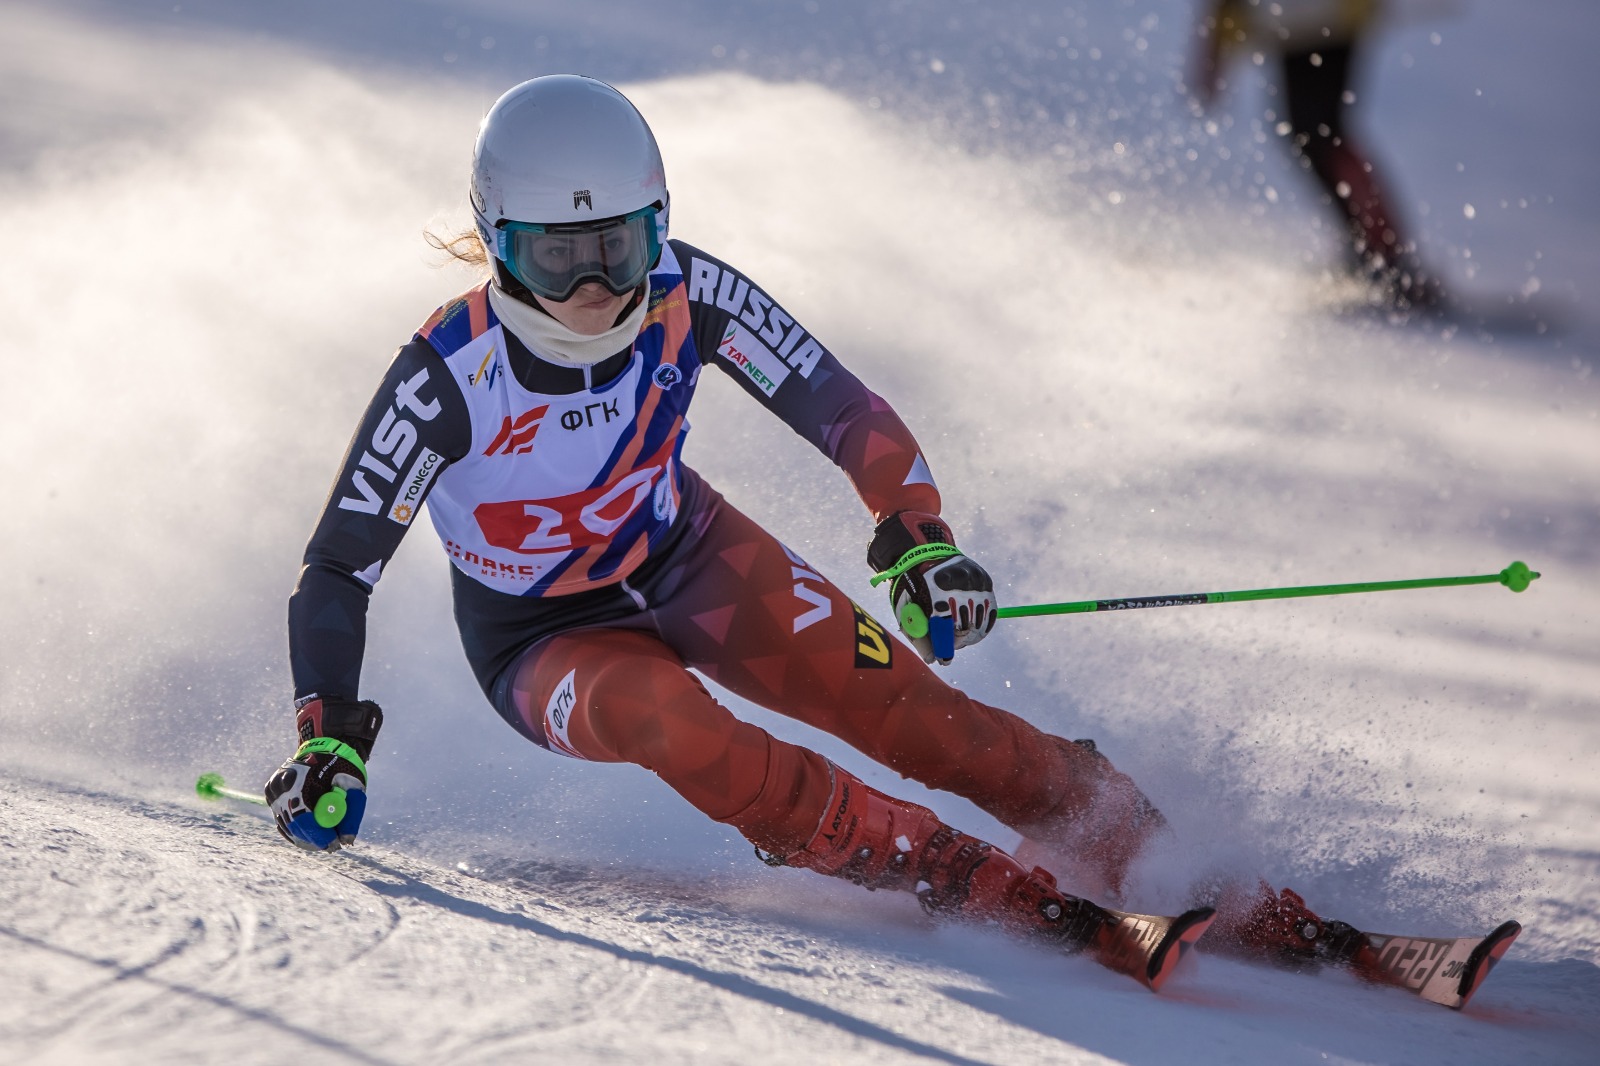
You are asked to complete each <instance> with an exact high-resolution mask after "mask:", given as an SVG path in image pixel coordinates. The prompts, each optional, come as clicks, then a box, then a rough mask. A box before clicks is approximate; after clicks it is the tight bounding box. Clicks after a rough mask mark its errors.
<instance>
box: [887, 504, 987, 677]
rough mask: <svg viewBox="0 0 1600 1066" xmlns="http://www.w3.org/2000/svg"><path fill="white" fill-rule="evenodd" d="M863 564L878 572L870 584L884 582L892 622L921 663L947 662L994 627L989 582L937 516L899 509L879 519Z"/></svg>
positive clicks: (948, 527)
mask: <svg viewBox="0 0 1600 1066" xmlns="http://www.w3.org/2000/svg"><path fill="white" fill-rule="evenodd" d="M867 565H869V566H871V567H872V568H873V569H874V570H876V571H878V573H877V574H876V575H875V576H874V577H873V579H872V583H873V584H874V585H876V584H878V583H879V582H882V581H888V582H889V602H890V603H891V604H892V605H893V607H894V615H895V620H896V621H898V622H899V623H900V631H901V632H902V633H904V634H905V635H906V637H907V638H908V639H910V641H911V646H912V647H914V648H916V649H917V652H918V653H919V654H920V655H921V656H922V661H923V662H927V663H933V662H937V663H941V664H945V663H948V662H950V660H951V658H952V657H954V655H955V653H956V649H957V648H965V647H969V646H970V645H973V644H976V643H978V641H980V640H982V639H983V638H984V637H986V636H988V635H989V631H990V630H991V629H993V628H994V623H995V613H994V612H995V598H994V581H993V580H992V579H991V578H990V577H989V574H988V572H987V571H985V570H984V568H983V567H981V566H979V565H978V564H977V563H975V562H973V561H972V560H971V559H969V558H967V557H966V556H965V555H963V554H961V551H960V549H958V548H957V547H956V543H955V536H954V535H953V534H952V533H951V532H950V526H949V525H948V524H947V523H946V522H945V521H944V519H942V518H940V517H939V516H938V515H932V514H924V513H921V512H918V511H900V512H898V513H896V514H893V515H890V516H889V517H888V518H885V519H884V520H883V521H882V522H879V523H878V526H877V528H876V529H874V530H873V532H872V543H871V544H870V545H869V546H868V547H867Z"/></svg>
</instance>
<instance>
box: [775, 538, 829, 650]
mask: <svg viewBox="0 0 1600 1066" xmlns="http://www.w3.org/2000/svg"><path fill="white" fill-rule="evenodd" d="M783 554H785V555H787V556H788V557H789V563H790V566H789V574H790V576H791V577H793V578H794V598H795V599H797V600H799V601H800V602H801V603H802V604H804V605H805V606H806V607H807V608H808V609H807V610H804V611H802V612H801V613H800V614H798V615H796V616H795V619H794V631H795V632H796V633H798V632H800V631H801V630H802V629H808V628H810V627H811V626H814V625H816V624H817V623H818V622H821V621H824V620H825V619H828V618H832V617H833V601H832V600H830V599H829V598H828V593H827V591H826V590H827V587H828V581H827V579H826V578H824V577H823V576H822V575H821V574H819V573H817V572H816V571H814V570H812V569H811V567H810V566H808V565H807V564H806V561H805V560H804V559H802V558H800V556H798V555H796V554H795V553H794V552H792V551H790V550H789V549H788V548H784V549H783ZM808 581H810V582H815V584H816V586H817V587H816V588H812V587H811V586H810V585H808V584H806V582H808Z"/></svg>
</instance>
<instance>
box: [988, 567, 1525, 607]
mask: <svg viewBox="0 0 1600 1066" xmlns="http://www.w3.org/2000/svg"><path fill="white" fill-rule="evenodd" d="M1538 577H1539V574H1538V572H1537V571H1534V570H1529V569H1528V567H1527V565H1526V564H1525V563H1521V562H1515V563H1512V564H1511V565H1510V566H1508V567H1506V568H1505V569H1504V570H1502V571H1500V572H1499V573H1498V574H1477V575H1473V576H1471V577H1424V578H1416V579H1414V580H1411V581H1363V582H1358V583H1356V584H1353V585H1301V586H1299V587H1296V588H1279V589H1244V590H1242V591H1239V592H1191V593H1185V594H1184V595H1180V596H1135V597H1131V598H1128V599H1120V600H1079V601H1078V602H1076V603H1039V604H1034V605H1032V606H1029V607H1001V608H1000V609H999V610H997V611H995V614H996V616H998V617H1000V618H1027V617H1030V616H1033V615H1041V614H1091V613H1094V612H1096V611H1131V610H1136V609H1138V608H1140V607H1187V606H1191V605H1194V604H1201V603H1234V602H1237V601H1240V600H1287V599H1294V598H1295V597H1298V596H1341V595H1344V594H1346V593H1351V592H1390V591H1394V590H1397V589H1430V588H1443V587H1445V586H1448V585H1495V584H1498V585H1504V586H1505V587H1506V588H1508V589H1510V590H1511V591H1512V592H1521V591H1522V590H1524V589H1526V588H1527V587H1528V585H1529V584H1530V583H1532V582H1533V581H1535V580H1537V579H1538Z"/></svg>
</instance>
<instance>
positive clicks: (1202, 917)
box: [1144, 907, 1217, 992]
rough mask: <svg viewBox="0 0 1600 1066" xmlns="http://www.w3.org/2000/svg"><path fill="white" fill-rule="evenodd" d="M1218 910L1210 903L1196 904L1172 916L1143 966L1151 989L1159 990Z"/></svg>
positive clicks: (1145, 978)
mask: <svg viewBox="0 0 1600 1066" xmlns="http://www.w3.org/2000/svg"><path fill="white" fill-rule="evenodd" d="M1216 917H1217V912H1216V911H1215V910H1213V909H1212V908H1210V907H1196V908H1195V909H1194V910H1192V911H1184V912H1183V913H1182V914H1180V915H1178V916H1177V917H1176V918H1174V919H1172V924H1171V925H1170V926H1168V927H1167V933H1166V935H1165V936H1164V937H1162V938H1161V943H1160V945H1159V946H1157V948H1156V949H1155V951H1153V952H1151V954H1150V963H1149V965H1148V966H1146V967H1145V975H1144V983H1145V984H1146V985H1147V986H1149V988H1150V991H1152V992H1159V991H1161V986H1162V985H1164V984H1166V982H1167V978H1169V977H1171V976H1172V974H1173V971H1174V970H1176V969H1177V968H1178V964H1179V963H1181V962H1182V961H1183V959H1184V956H1186V955H1188V954H1189V950H1190V949H1191V948H1193V947H1194V946H1195V944H1196V942H1198V941H1199V939H1200V938H1201V937H1202V936H1204V935H1205V932H1206V930H1207V929H1209V928H1211V923H1212V922H1213V921H1215V920H1216Z"/></svg>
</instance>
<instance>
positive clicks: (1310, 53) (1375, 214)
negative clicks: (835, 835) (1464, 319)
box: [1188, 0, 1445, 311]
mask: <svg viewBox="0 0 1600 1066" xmlns="http://www.w3.org/2000/svg"><path fill="white" fill-rule="evenodd" d="M1383 8H1384V4H1383V2H1382V0H1203V2H1202V4H1201V8H1200V14H1199V20H1198V23H1197V25H1196V30H1195V33H1196V41H1195V48H1194V53H1193V60H1192V66H1191V70H1190V76H1189V79H1188V83H1189V88H1190V90H1191V91H1192V92H1193V93H1194V94H1195V96H1196V97H1197V98H1198V100H1199V101H1200V103H1201V105H1202V107H1209V106H1211V105H1212V104H1213V103H1214V101H1215V100H1216V98H1217V95H1218V94H1219V93H1220V92H1221V91H1222V90H1223V89H1224V88H1225V87H1226V84H1227V82H1226V73H1227V66H1228V62H1229V60H1231V59H1233V58H1236V57H1239V56H1245V55H1261V56H1263V57H1265V61H1266V62H1271V61H1273V60H1274V59H1276V62H1277V65H1278V67H1279V72H1280V74H1281V82H1282V84H1281V93H1279V95H1281V99H1282V101H1283V103H1282V106H1281V107H1279V106H1273V107H1271V108H1269V112H1268V119H1269V125H1273V126H1275V127H1276V128H1277V129H1278V130H1279V132H1280V133H1281V134H1284V135H1285V136H1284V139H1285V143H1287V144H1288V145H1289V147H1290V149H1291V150H1292V151H1293V152H1294V153H1295V155H1296V157H1297V158H1298V159H1299V160H1300V161H1301V162H1302V164H1303V165H1304V166H1305V167H1306V168H1307V169H1309V170H1310V171H1311V173H1312V174H1313V175H1314V176H1315V177H1316V180H1317V182H1318V184H1319V185H1320V186H1321V188H1322V190H1323V191H1324V193H1326V195H1327V199H1328V201H1329V203H1331V205H1332V206H1333V209H1334V210H1335V211H1336V212H1338V215H1339V218H1340V220H1341V222H1342V224H1343V225H1344V226H1345V227H1346V228H1347V229H1348V232H1349V243H1348V249H1349V256H1350V263H1351V266H1352V268H1353V269H1354V270H1355V272H1356V273H1357V274H1358V275H1359V276H1360V277H1362V278H1363V279H1365V280H1366V281H1368V282H1369V283H1370V284H1371V286H1372V294H1373V297H1374V299H1375V300H1376V301H1378V302H1381V303H1383V304H1386V305H1388V306H1390V307H1393V308H1395V309H1396V310H1401V311H1405V310H1411V309H1425V308H1432V307H1437V306H1439V305H1441V304H1442V303H1443V301H1444V298H1445V292H1444V288H1443V286H1442V285H1441V283H1440V280H1439V278H1438V275H1437V274H1435V273H1434V272H1432V271H1429V270H1428V269H1426V268H1425V267H1424V266H1423V264H1422V261H1421V259H1420V257H1419V255H1418V252H1417V247H1416V244H1415V243H1414V242H1413V240H1412V239H1411V237H1410V236H1409V234H1408V233H1407V231H1406V229H1405V226H1404V224H1403V223H1402V221H1401V219H1400V216H1399V213H1398V212H1397V210H1396V208H1395V201H1394V197H1393V195H1392V193H1391V191H1390V189H1389V188H1388V186H1387V183H1386V182H1385V180H1384V179H1382V178H1381V177H1380V176H1379V174H1378V168H1377V166H1376V165H1375V164H1374V162H1373V158H1372V157H1371V156H1370V155H1369V154H1367V152H1366V151H1364V150H1363V149H1362V148H1361V147H1360V145H1359V144H1358V142H1357V141H1355V140H1354V139H1353V138H1352V137H1351V134H1350V128H1349V122H1348V118H1349V112H1350V110H1351V108H1352V105H1353V104H1354V103H1355V102H1356V101H1357V100H1358V99H1360V97H1359V96H1358V95H1357V93H1356V92H1355V90H1354V89H1353V88H1352V86H1353V84H1354V79H1355V75H1356V72H1357V69H1358V65H1359V61H1360V58H1361V56H1362V54H1363V52H1364V49H1365V43H1366V41H1367V40H1368V39H1369V38H1370V37H1371V35H1372V34H1373V32H1374V31H1375V30H1376V29H1377V28H1378V27H1379V25H1380V24H1381V22H1382V15H1383ZM1275 92H1278V90H1275V89H1274V88H1273V87H1272V86H1270V85H1269V87H1268V93H1269V94H1273V93H1275ZM1285 111H1286V112H1287V114H1285V113H1284V112H1285Z"/></svg>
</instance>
